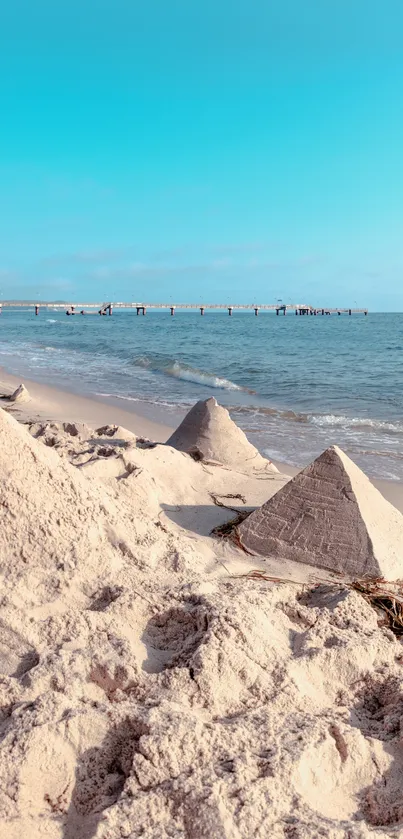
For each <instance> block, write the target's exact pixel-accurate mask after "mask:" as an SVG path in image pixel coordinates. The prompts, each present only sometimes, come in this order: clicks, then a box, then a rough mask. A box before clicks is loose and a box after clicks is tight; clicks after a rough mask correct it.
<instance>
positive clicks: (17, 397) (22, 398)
mask: <svg viewBox="0 0 403 839" xmlns="http://www.w3.org/2000/svg"><path fill="white" fill-rule="evenodd" d="M30 399H31V397H30V395H29V393H28V391H27V388H26V387H25V385H23V384H20V385H19V386H18V387H17V390H15V391H14V393H12V394H11V396H9V400H10V402H29V401H30Z"/></svg>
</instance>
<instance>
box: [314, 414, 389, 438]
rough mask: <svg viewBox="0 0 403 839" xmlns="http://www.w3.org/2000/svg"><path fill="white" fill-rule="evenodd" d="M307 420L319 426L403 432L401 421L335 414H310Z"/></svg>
mask: <svg viewBox="0 0 403 839" xmlns="http://www.w3.org/2000/svg"><path fill="white" fill-rule="evenodd" d="M308 421H309V422H310V423H311V424H312V425H316V426H319V428H328V427H332V426H334V427H339V428H340V427H341V428H372V429H374V430H375V431H389V432H392V433H393V434H403V423H401V422H385V421H383V420H377V419H371V418H370V417H344V416H337V415H335V414H323V415H317V416H315V415H311V416H309V417H308Z"/></svg>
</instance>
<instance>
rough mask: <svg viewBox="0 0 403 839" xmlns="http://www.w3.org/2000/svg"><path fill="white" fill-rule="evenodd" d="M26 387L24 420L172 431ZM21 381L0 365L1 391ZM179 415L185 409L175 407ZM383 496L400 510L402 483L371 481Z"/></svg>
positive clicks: (104, 403) (101, 405) (162, 435)
mask: <svg viewBox="0 0 403 839" xmlns="http://www.w3.org/2000/svg"><path fill="white" fill-rule="evenodd" d="M24 381H25V382H26V384H27V387H28V388H29V393H30V396H31V401H30V402H29V403H28V404H26V405H23V406H19V408H18V409H17V416H18V418H21V419H22V420H23V421H27V420H31V419H32V420H33V419H37V420H44V421H46V420H49V419H52V420H56V421H58V422H68V421H70V422H83V423H85V424H87V425H89V426H90V427H92V428H97V427H98V426H102V425H107V424H111V425H121V426H123V427H124V428H127V429H128V430H129V431H132V432H133V434H137V435H139V436H144V437H148V438H149V439H150V440H156V441H158V442H160V443H165V442H166V440H167V439H168V437H169V436H170V434H171V433H172V431H173V426H172V425H168V424H164V423H163V422H160V421H155V420H153V419H151V418H150V417H146V416H144V415H141V414H140V413H138V412H136V411H134V410H125V409H123V408H122V407H121V403H120V402H119V400H118V399H113V398H112V397H111V398H109V399H105V398H104V399H101V398H96V397H94V396H91V398H86V397H84V396H79V395H77V394H75V393H71V392H69V391H65V390H63V389H61V388H54V387H47V386H46V385H43V384H39V383H38V382H35V381H32V380H30V379H27V378H24ZM20 382H21V380H20V379H19V378H17V377H16V376H12V375H10V374H9V373H7V372H6V371H5V370H2V369H1V368H0V389H1V392H2V393H4V394H9V393H11V392H12V391H13V390H15V389H16V388H17V387H18V385H19V384H20ZM178 415H179V416H180V417H181V418H182V416H183V415H184V411H183V409H182V410H180V409H179V410H178ZM275 464H276V466H277V468H278V470H279V471H280V472H281V473H282V474H284V475H286V476H289V477H292V476H293V475H295V474H296V473H297V472H298V469H297V468H296V467H295V466H292V465H290V464H289V463H282V462H279V461H275ZM373 484H374V486H376V487H377V488H378V489H379V491H380V492H381V493H382V495H383V496H384V497H385V498H386V499H387V500H388V501H390V502H391V504H393V505H394V506H395V507H396V508H397V509H398V510H400V511H401V512H403V483H402V482H400V481H385V480H376V479H375V480H373Z"/></svg>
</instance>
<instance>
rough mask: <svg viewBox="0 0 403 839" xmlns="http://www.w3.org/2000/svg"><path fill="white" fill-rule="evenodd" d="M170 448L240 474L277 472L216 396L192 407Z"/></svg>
mask: <svg viewBox="0 0 403 839" xmlns="http://www.w3.org/2000/svg"><path fill="white" fill-rule="evenodd" d="M167 445H168V446H173V448H175V449H179V450H180V451H183V452H188V453H189V454H191V455H193V457H195V458H196V459H199V460H210V461H216V462H218V463H222V464H223V465H224V466H228V467H230V468H231V469H235V470H239V471H241V472H252V471H253V472H257V471H261V470H267V471H269V470H270V471H272V472H277V471H278V470H277V469H276V467H275V466H273V464H272V463H271V462H270V461H269V460H265V458H264V457H262V456H261V455H260V454H259V452H258V450H257V449H255V447H254V446H252V444H251V443H249V441H248V439H247V438H246V436H245V434H244V433H243V431H242V430H241V429H240V428H238V426H237V425H235V423H234V422H233V421H232V419H231V417H230V415H229V413H228V411H227V410H226V409H225V408H223V407H222V406H221V405H218V403H217V401H216V400H215V399H214V397H211V398H210V399H206V400H205V401H201V402H197V403H196V405H194V406H193V408H192V409H191V410H190V411H189V413H188V414H186V417H185V419H184V420H183V422H181V424H180V426H179V428H177V429H176V431H175V432H174V433H173V434H172V436H171V437H170V438H169V440H168V441H167Z"/></svg>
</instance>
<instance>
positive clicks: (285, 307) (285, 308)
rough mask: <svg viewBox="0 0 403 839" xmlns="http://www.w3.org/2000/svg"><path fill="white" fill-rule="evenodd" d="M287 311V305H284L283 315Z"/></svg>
mask: <svg viewBox="0 0 403 839" xmlns="http://www.w3.org/2000/svg"><path fill="white" fill-rule="evenodd" d="M286 313H287V306H283V315H285V314H286Z"/></svg>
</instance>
